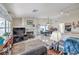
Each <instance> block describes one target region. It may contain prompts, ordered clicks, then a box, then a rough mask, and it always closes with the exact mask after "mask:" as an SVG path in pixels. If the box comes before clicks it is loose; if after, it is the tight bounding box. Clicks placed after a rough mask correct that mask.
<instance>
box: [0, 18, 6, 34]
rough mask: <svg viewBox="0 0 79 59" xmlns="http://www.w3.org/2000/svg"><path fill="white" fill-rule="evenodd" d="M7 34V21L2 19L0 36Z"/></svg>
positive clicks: (0, 19) (0, 20)
mask: <svg viewBox="0 0 79 59" xmlns="http://www.w3.org/2000/svg"><path fill="white" fill-rule="evenodd" d="M4 33H5V19H3V18H0V35H3V34H4Z"/></svg>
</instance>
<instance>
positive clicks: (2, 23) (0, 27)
mask: <svg viewBox="0 0 79 59" xmlns="http://www.w3.org/2000/svg"><path fill="white" fill-rule="evenodd" d="M10 32H11V23H10V21H8V20H5V19H4V18H0V36H3V35H8V34H10Z"/></svg>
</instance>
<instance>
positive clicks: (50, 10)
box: [3, 3, 79, 18]
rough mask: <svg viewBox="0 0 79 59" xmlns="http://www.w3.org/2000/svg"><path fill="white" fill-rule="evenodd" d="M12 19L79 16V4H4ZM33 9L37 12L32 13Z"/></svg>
mask: <svg viewBox="0 0 79 59" xmlns="http://www.w3.org/2000/svg"><path fill="white" fill-rule="evenodd" d="M3 5H4V6H5V8H6V9H7V10H8V12H9V13H10V14H11V15H12V16H13V17H15V16H16V17H27V16H30V17H32V16H36V17H42V18H44V17H47V18H48V17H50V18H58V17H61V16H63V15H65V16H67V15H71V16H72V17H73V16H74V15H78V14H79V4H74V3H6V4H3ZM34 9H36V10H38V11H37V12H35V13H34V12H32V11H33V10H34Z"/></svg>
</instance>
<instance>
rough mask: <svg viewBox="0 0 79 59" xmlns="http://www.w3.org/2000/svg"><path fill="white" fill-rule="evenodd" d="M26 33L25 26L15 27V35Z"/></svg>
mask: <svg viewBox="0 0 79 59" xmlns="http://www.w3.org/2000/svg"><path fill="white" fill-rule="evenodd" d="M21 34H25V28H13V35H21Z"/></svg>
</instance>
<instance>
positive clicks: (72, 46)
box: [64, 37, 79, 55]
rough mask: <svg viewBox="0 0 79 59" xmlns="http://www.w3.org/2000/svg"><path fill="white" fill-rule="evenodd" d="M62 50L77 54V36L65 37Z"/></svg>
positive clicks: (78, 44) (78, 46) (78, 42)
mask: <svg viewBox="0 0 79 59" xmlns="http://www.w3.org/2000/svg"><path fill="white" fill-rule="evenodd" d="M64 52H65V53H68V54H70V55H72V54H73V55H75V54H79V38H74V37H70V38H67V40H65V41H64Z"/></svg>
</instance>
